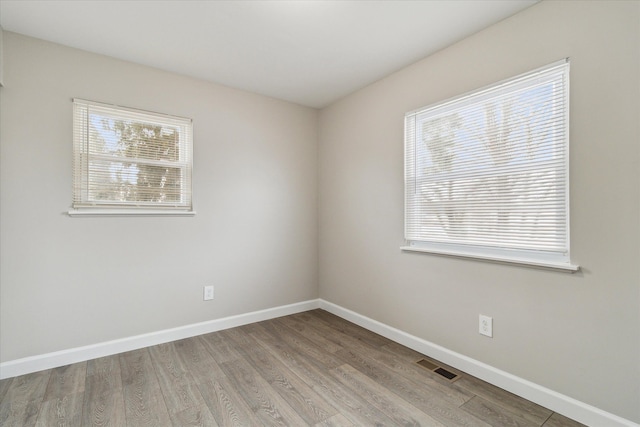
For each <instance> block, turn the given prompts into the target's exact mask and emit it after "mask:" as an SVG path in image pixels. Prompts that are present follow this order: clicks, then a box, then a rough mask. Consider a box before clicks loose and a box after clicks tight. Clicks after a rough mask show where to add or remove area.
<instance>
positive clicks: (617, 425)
mask: <svg viewBox="0 0 640 427" xmlns="http://www.w3.org/2000/svg"><path fill="white" fill-rule="evenodd" d="M316 308H321V309H323V310H326V311H328V312H330V313H333V314H335V315H337V316H340V317H342V318H343V319H345V320H348V321H350V322H353V323H355V324H356V325H360V326H362V327H363V328H366V329H368V330H370V331H373V332H375V333H377V334H380V335H382V336H384V337H386V338H389V339H390V340H393V341H395V342H397V343H400V344H402V345H405V346H407V347H409V348H411V349H413V350H416V351H418V352H420V353H422V354H425V355H428V356H430V357H432V358H434V359H436V360H439V361H441V362H443V363H446V364H447V365H450V366H452V367H454V368H456V369H459V370H461V371H464V372H466V373H468V374H470V375H473V376H475V377H478V378H480V379H483V380H485V381H487V382H489V383H491V384H493V385H496V386H498V387H500V388H503V389H505V390H507V391H510V392H511V393H514V394H516V395H518V396H521V397H523V398H525V399H528V400H530V401H532V402H535V403H537V404H539V405H541V406H544V407H545V408H548V409H551V410H552V411H554V412H557V413H559V414H562V415H565V416H567V417H569V418H572V419H574V420H576V421H579V422H581V423H583V424H586V425H589V426H598V427H599V426H607V427H640V424H636V423H634V422H632V421H630V420H627V419H624V418H622V417H619V416H617V415H614V414H611V413H609V412H606V411H603V410H601V409H598V408H596V407H594V406H591V405H588V404H586V403H584V402H581V401H579V400H576V399H573V398H571V397H568V396H565V395H563V394H560V393H557V392H555V391H553V390H549V389H547V388H545V387H542V386H540V385H538V384H535V383H532V382H530V381H527V380H525V379H522V378H519V377H516V376H515V375H511V374H509V373H508V372H504V371H501V370H499V369H496V368H494V367H492V366H489V365H487V364H485V363H482V362H480V361H477V360H474V359H472V358H470V357H467V356H465V355H462V354H460V353H456V352H454V351H451V350H449V349H446V348H444V347H441V346H439V345H437V344H434V343H432V342H429V341H427V340H424V339H422V338H418V337H416V336H413V335H410V334H408V333H406V332H403V331H401V330H399V329H396V328H394V327H392V326H389V325H385V324H384V323H381V322H378V321H377V320H373V319H370V318H368V317H366V316H363V315H361V314H358V313H356V312H354V311H351V310H349V309H346V308H344V307H341V306H339V305H336V304H333V303H330V302H328V301H325V300H322V299H316V300H309V301H303V302H299V303H295V304H289V305H284V306H280V307H274V308H269V309H265V310H260V311H254V312H251V313H245V314H239V315H236V316H229V317H225V318H222V319H216V320H210V321H207V322H201V323H194V324H192V325H186V326H182V327H178V328H172V329H166V330H163V331H158V332H152V333H148V334H143V335H137V336H133V337H128V338H122V339H118V340H113V341H107V342H103V343H98V344H93V345H88V346H84V347H77V348H72V349H68V350H62V351H56V352H53V353H47V354H42V355H38V356H32V357H25V358H23V359H17V360H11V361H9V362H4V363H0V379H4V378H10V377H15V376H18V375H24V374H29V373H32V372H37V371H42V370H45V369H51V368H56V367H59V366H65V365H69V364H71V363H77V362H83V361H85V360H90V359H95V358H98V357H104V356H110V355H112V354H118V353H122V352H125V351H130V350H137V349H140V348H144V347H149V346H152V345H156V344H163V343H166V342H171V341H175V340H180V339H184V338H189V337H193V336H197V335H202V334H208V333H211V332H216V331H220V330H223V329H229V328H233V327H236V326H242V325H247V324H249V323H255V322H261V321H263V320H269V319H274V318H276V317H281V316H287V315H289V314H295V313H300V312H303V311H308V310H313V309H316Z"/></svg>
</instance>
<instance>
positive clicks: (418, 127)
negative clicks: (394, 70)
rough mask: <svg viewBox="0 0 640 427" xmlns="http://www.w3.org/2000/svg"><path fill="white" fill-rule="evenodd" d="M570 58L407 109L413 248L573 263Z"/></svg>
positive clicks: (408, 232)
mask: <svg viewBox="0 0 640 427" xmlns="http://www.w3.org/2000/svg"><path fill="white" fill-rule="evenodd" d="M568 117H569V62H568V60H563V61H560V62H558V63H554V64H551V65H549V66H546V67H543V68H541V69H538V70H535V71H532V72H529V73H526V74H523V75H520V76H517V77H515V78H512V79H509V80H507V81H503V82H500V83H498V84H496V85H493V86H490V87H487V88H484V89H481V90H478V91H475V92H473V93H470V94H466V95H463V96H460V97H458V98H454V99H452V100H448V101H446V102H443V103H439V104H437V105H433V106H429V107H426V108H423V109H420V110H418V111H414V112H411V113H408V114H406V116H405V238H406V240H407V241H408V244H409V246H408V247H406V248H404V249H415V250H424V251H427V252H439V253H449V254H459V255H462V256H471V257H476V258H489V259H500V260H505V261H509V260H516V261H518V260H520V261H524V262H527V261H529V263H532V264H536V263H537V264H540V265H545V264H550V265H555V264H558V265H563V264H566V265H567V266H568V269H575V268H573V266H569V264H570V261H569V204H568V202H569V174H568V172H569V170H568V166H569V158H568V153H569V150H568V149H569V134H568V129H569V126H568Z"/></svg>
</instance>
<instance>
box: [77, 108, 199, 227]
mask: <svg viewBox="0 0 640 427" xmlns="http://www.w3.org/2000/svg"><path fill="white" fill-rule="evenodd" d="M72 105H73V159H74V160H73V164H74V166H73V169H72V171H73V178H72V180H73V187H72V188H73V191H72V199H73V200H72V207H71V209H69V211H68V212H67V214H68V215H69V216H71V217H81V216H194V215H195V214H196V212H195V210H194V206H193V182H192V179H193V120H192V119H189V118H186V117H180V116H174V115H170V114H165V113H158V112H155V111H149V110H141V109H136V108H131V107H124V106H120V105H115V104H107V103H101V102H96V101H89V100H85V99H80V98H73V99H72ZM91 106H94V107H99V108H105V109H111V110H114V113H116V114H117V113H119V112H122V113H124V114H127V113H128V114H131V116H132V117H135V116H139V118H140V120H141V121H142V120H145V119H146V120H148V121H149V122H157V123H158V124H162V125H166V124H171V125H175V126H178V127H182V128H183V130H184V131H185V133H186V135H185V136H184V137H185V138H187V140H186V142H185V143H184V144H185V145H186V148H187V151H188V154H187V158H186V159H185V160H178V161H175V162H171V164H172V165H173V164H174V163H175V165H176V166H175V167H180V168H184V170H185V172H186V173H187V174H188V177H187V179H186V182H187V183H188V186H189V188H188V189H187V190H186V191H184V192H182V194H184V195H186V196H187V197H188V204H185V205H183V206H180V205H174V206H172V205H170V204H165V205H157V206H154V205H152V204H145V203H140V204H137V203H136V202H135V201H132V202H129V203H127V202H122V203H119V202H108V201H107V202H105V203H94V202H92V201H87V200H81V201H78V200H77V194H76V192H77V191H82V192H84V191H86V190H87V189H86V188H85V185H86V184H85V180H86V179H87V177H86V173H88V172H87V171H85V170H82V171H80V172H79V170H80V168H79V167H78V166H77V165H76V163H77V162H81V161H82V156H84V154H83V153H82V152H81V151H80V150H79V146H80V145H82V146H83V149H87V148H88V146H89V142H88V141H87V139H86V138H87V135H86V132H87V131H85V130H84V129H82V131H81V134H80V135H78V134H77V132H78V129H76V128H77V126H78V125H77V123H76V119H77V113H76V108H82V107H87V108H90V107H91ZM85 147H86V148H85ZM158 162H162V161H158ZM145 163H146V162H145ZM148 163H154V161H149V162H148ZM156 163H157V162H156ZM83 198H84V196H81V197H80V199H83Z"/></svg>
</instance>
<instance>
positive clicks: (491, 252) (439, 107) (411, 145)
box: [400, 58, 580, 272]
mask: <svg viewBox="0 0 640 427" xmlns="http://www.w3.org/2000/svg"><path fill="white" fill-rule="evenodd" d="M553 69H561V70H562V72H563V77H564V81H563V85H564V103H563V105H564V110H563V111H562V112H561V114H562V113H563V114H564V117H563V120H564V138H563V147H562V149H563V150H564V168H563V172H564V200H565V205H566V206H565V208H564V211H565V217H564V220H565V222H566V225H565V227H566V228H565V234H564V239H565V241H566V243H565V246H566V247H565V252H563V253H559V252H550V251H542V250H529V249H513V248H507V247H496V246H491V245H489V246H487V245H481V244H467V243H462V244H461V243H459V242H454V241H453V239H450V241H449V242H447V241H446V239H443V238H442V237H439V238H432V240H431V241H428V240H422V239H421V240H417V239H414V238H412V237H415V235H411V234H412V233H410V232H409V230H408V224H409V221H410V215H417V214H416V213H415V212H416V211H418V210H419V209H420V207H419V206H421V205H422V206H424V202H422V203H421V202H418V201H415V200H417V199H418V198H417V197H410V194H409V188H410V185H409V184H408V180H412V179H414V180H415V179H416V173H417V172H415V168H416V165H415V162H416V161H417V160H416V158H417V157H416V156H417V155H416V152H415V151H413V152H412V150H416V149H417V147H416V146H417V144H418V141H417V136H416V135H417V134H418V130H417V129H418V126H416V124H415V123H416V121H417V119H416V118H417V117H439V116H444V115H445V113H446V112H447V111H449V110H454V109H456V108H461V107H463V106H464V107H466V106H471V105H483V102H484V100H485V99H486V98H487V97H491V96H494V95H495V94H498V93H501V92H502V91H504V92H505V93H512V92H515V89H514V88H521V87H522V85H523V82H525V87H526V84H527V83H526V82H527V81H530V79H531V78H532V77H534V78H535V77H536V76H537V75H540V74H541V73H544V72H547V71H549V70H553ZM510 91H511V92H510ZM492 94H493V95H492ZM569 107H570V105H569V59H568V58H565V59H563V60H561V61H557V62H554V63H552V64H549V65H546V66H544V67H540V68H538V69H535V70H533V71H530V72H527V73H523V74H520V75H518V76H515V77H512V78H508V79H505V80H502V81H500V82H497V83H494V84H491V85H488V86H485V87H483V88H480V89H477V90H474V91H471V92H468V93H465V94H462V95H459V96H456V97H453V98H450V99H447V100H444V101H441V102H437V103H434V104H431V105H428V106H426V107H423V108H419V109H417V110H414V111H411V112H408V113H406V114H405V129H404V150H405V152H404V182H405V195H404V206H405V207H404V209H405V216H404V224H405V241H406V244H405V245H404V246H401V248H400V249H401V250H402V251H413V252H423V253H430V254H436V255H447V256H453V257H462V258H471V259H477V260H486V261H493V262H500V263H517V264H524V265H527V266H533V267H541V268H550V269H559V270H564V271H569V272H575V271H577V270H579V268H580V267H579V266H578V265H576V264H572V263H571V259H570V251H569V248H570V226H569V217H570V211H569ZM430 112H437V114H433V115H431V116H430V115H429V114H430ZM411 120H414V122H413V125H412V124H411ZM412 126H413V127H412ZM412 132H413V134H412ZM411 167H413V168H414V171H411V170H409V168H411ZM492 170H499V168H494V169H492ZM444 174H445V176H446V175H447V172H445V173H444ZM477 177H478V176H476V178H477ZM466 178H471V179H473V176H469V177H466ZM449 179H452V178H449ZM417 185H418V184H413V188H414V191H416V190H415V187H416V186H417ZM412 201H414V203H412ZM443 240H444V241H443Z"/></svg>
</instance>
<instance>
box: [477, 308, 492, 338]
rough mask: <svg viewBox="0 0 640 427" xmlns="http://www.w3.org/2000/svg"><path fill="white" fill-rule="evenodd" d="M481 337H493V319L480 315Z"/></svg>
mask: <svg viewBox="0 0 640 427" xmlns="http://www.w3.org/2000/svg"><path fill="white" fill-rule="evenodd" d="M479 332H480V334H481V335H486V336H488V337H493V318H492V317H489V316H484V315H482V314H481V315H480V330H479Z"/></svg>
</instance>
